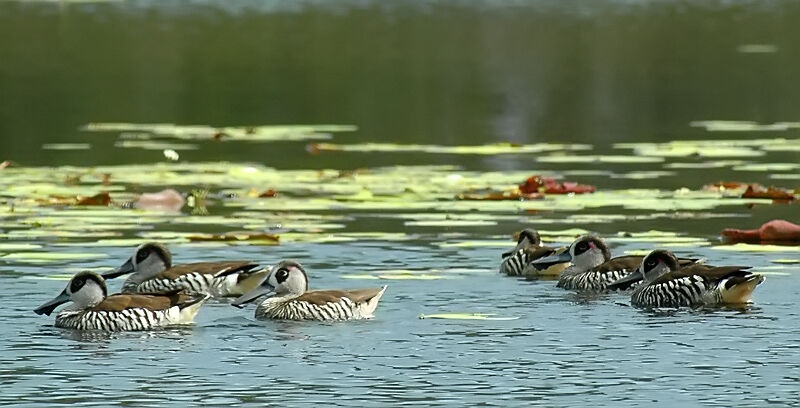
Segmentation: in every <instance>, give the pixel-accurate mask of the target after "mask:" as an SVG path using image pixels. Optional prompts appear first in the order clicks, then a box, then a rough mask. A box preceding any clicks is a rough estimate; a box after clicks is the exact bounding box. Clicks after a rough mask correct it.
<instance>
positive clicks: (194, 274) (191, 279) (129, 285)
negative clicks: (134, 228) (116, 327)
mask: <svg viewBox="0 0 800 408" xmlns="http://www.w3.org/2000/svg"><path fill="white" fill-rule="evenodd" d="M258 266H259V265H258V264H257V263H255V262H250V261H221V262H196V263H188V264H180V265H172V254H171V253H170V251H169V249H167V247H166V246H164V245H162V244H160V243H158V242H146V243H143V244H141V245H139V246H137V247H136V249H135V250H134V251H133V255H132V256H131V257H130V258H129V259H128V260H127V261H125V262H124V263H123V264H122V265H121V266H119V267H118V268H116V269H114V270H112V271H109V272H105V273H103V274H102V276H103V278H104V279H114V278H116V277H118V276H122V275H126V274H129V273H132V275H131V276H129V277H128V278H127V279H126V280H125V282H124V283H123V284H122V290H121V291H122V293H162V292H171V291H174V290H182V291H183V292H184V293H187V294H195V295H198V294H208V295H211V296H212V297H215V298H220V297H229V296H231V297H232V296H241V295H243V294H245V293H247V292H249V291H251V290H252V289H254V288H255V287H256V286H258V284H259V283H260V282H261V280H262V279H263V278H264V277H265V276H266V275H267V272H268V271H269V269H268V268H261V269H258Z"/></svg>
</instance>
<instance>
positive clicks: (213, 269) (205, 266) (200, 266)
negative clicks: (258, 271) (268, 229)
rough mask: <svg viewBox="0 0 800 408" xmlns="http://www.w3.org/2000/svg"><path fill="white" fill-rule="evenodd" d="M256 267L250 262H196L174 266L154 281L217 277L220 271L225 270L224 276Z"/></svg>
mask: <svg viewBox="0 0 800 408" xmlns="http://www.w3.org/2000/svg"><path fill="white" fill-rule="evenodd" d="M256 266H258V264H256V263H253V262H250V261H230V262H197V263H190V264H183V265H176V266H174V267H172V268H169V269H167V270H165V271H164V272H161V273H160V274H158V275H156V276H155V278H154V279H169V280H175V279H178V278H179V277H181V276H183V275H187V274H190V273H201V274H203V275H217V274H218V273H219V272H220V271H222V270H225V272H224V275H229V274H231V273H234V272H239V271H242V272H247V271H249V270H251V269H253V268H255V267H256Z"/></svg>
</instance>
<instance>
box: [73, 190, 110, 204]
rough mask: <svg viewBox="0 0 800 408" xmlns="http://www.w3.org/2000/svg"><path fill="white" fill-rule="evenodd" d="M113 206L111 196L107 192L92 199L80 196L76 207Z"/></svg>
mask: <svg viewBox="0 0 800 408" xmlns="http://www.w3.org/2000/svg"><path fill="white" fill-rule="evenodd" d="M109 204H111V195H110V194H108V193H107V192H105V191H104V192H102V193H97V194H95V195H93V196H91V197H83V196H78V197H77V202H76V203H75V205H101V206H108V205H109Z"/></svg>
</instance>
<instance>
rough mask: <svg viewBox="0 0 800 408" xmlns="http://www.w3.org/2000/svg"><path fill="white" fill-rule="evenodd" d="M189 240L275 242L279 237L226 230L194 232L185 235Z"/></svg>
mask: <svg viewBox="0 0 800 408" xmlns="http://www.w3.org/2000/svg"><path fill="white" fill-rule="evenodd" d="M186 238H187V239H188V240H189V241H225V242H228V241H265V242H269V243H275V244H277V243H278V242H279V241H280V238H279V237H278V236H277V235H275V234H267V233H257V232H248V231H242V232H227V233H224V234H194V235H189V236H187V237H186Z"/></svg>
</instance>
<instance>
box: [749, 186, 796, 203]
mask: <svg viewBox="0 0 800 408" xmlns="http://www.w3.org/2000/svg"><path fill="white" fill-rule="evenodd" d="M742 198H769V199H772V200H778V201H791V200H794V199H795V197H794V193H792V192H791V191H789V190H785V189H782V188H777V187H773V186H769V187H766V188H765V187H762V186H760V185H758V184H751V185H749V186H747V190H745V192H744V193H743V194H742Z"/></svg>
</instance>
